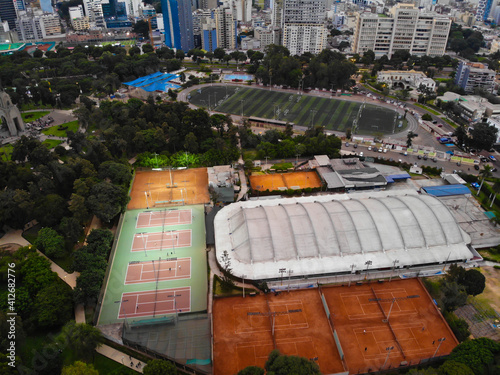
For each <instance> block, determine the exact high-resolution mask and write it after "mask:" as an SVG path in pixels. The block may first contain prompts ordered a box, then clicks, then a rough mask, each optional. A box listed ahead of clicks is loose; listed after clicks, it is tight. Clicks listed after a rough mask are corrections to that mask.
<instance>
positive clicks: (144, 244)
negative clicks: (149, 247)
mask: <svg viewBox="0 0 500 375" xmlns="http://www.w3.org/2000/svg"><path fill="white" fill-rule="evenodd" d="M141 238H142V247H143V248H144V255H145V256H148V252H147V251H146V242H144V233H141Z"/></svg>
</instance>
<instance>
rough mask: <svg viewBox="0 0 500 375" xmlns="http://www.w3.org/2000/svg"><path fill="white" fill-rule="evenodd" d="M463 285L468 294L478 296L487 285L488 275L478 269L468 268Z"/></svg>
mask: <svg viewBox="0 0 500 375" xmlns="http://www.w3.org/2000/svg"><path fill="white" fill-rule="evenodd" d="M463 285H464V286H465V290H466V291H467V293H468V294H470V295H472V296H477V295H478V294H481V293H482V292H483V290H484V288H485V287H486V277H484V275H483V274H482V273H481V272H480V271H478V270H476V269H470V270H467V271H466V272H465V275H464V280H463Z"/></svg>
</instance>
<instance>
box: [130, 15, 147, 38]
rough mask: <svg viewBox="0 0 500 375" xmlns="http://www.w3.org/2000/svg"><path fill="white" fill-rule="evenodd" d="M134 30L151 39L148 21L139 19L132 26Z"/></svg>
mask: <svg viewBox="0 0 500 375" xmlns="http://www.w3.org/2000/svg"><path fill="white" fill-rule="evenodd" d="M132 31H133V32H134V33H137V34H142V37H143V38H146V39H149V24H148V22H147V21H144V20H140V21H137V22H136V23H135V25H134V27H133V28H132Z"/></svg>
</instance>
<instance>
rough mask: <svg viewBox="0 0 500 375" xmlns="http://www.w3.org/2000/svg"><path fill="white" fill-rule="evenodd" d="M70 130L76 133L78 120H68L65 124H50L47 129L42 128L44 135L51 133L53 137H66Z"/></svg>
mask: <svg viewBox="0 0 500 375" xmlns="http://www.w3.org/2000/svg"><path fill="white" fill-rule="evenodd" d="M69 130H71V131H72V132H73V133H76V131H77V130H78V120H75V121H70V122H67V123H65V124H61V125H57V126H52V127H50V128H48V129H44V130H42V133H43V134H45V135H52V136H54V137H67V136H68V134H67V132H68V131H69Z"/></svg>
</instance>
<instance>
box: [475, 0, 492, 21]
mask: <svg viewBox="0 0 500 375" xmlns="http://www.w3.org/2000/svg"><path fill="white" fill-rule="evenodd" d="M494 3H495V2H494V0H479V3H478V4H477V10H476V21H479V22H484V21H486V20H487V19H488V17H489V16H490V12H491V7H492V6H493V4H494Z"/></svg>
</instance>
